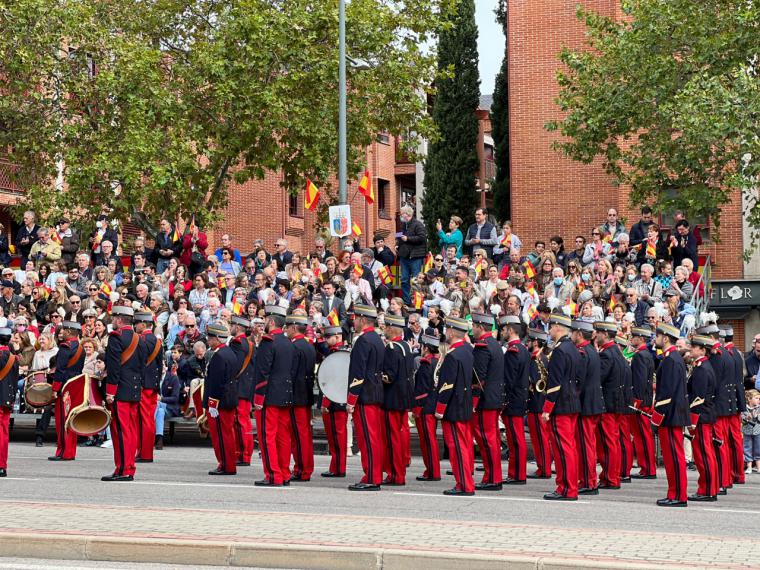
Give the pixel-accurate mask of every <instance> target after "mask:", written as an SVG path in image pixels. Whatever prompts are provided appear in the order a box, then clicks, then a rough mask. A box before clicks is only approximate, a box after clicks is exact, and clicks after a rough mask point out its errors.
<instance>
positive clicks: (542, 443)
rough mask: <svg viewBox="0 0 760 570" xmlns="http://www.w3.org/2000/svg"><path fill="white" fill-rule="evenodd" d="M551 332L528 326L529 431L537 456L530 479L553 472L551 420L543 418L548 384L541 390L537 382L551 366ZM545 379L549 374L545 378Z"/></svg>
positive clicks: (547, 475) (545, 477) (548, 477)
mask: <svg viewBox="0 0 760 570" xmlns="http://www.w3.org/2000/svg"><path fill="white" fill-rule="evenodd" d="M547 338H548V335H547V334H546V333H545V332H544V331H540V330H537V329H529V330H528V337H527V343H528V350H529V351H530V353H531V354H530V371H529V378H530V389H529V392H530V397H529V398H528V414H527V415H528V433H530V444H531V446H532V447H533V456H534V457H535V458H536V472H535V473H528V474H527V477H528V479H551V476H552V450H551V443H549V424H548V422H545V421H542V420H541V413H542V412H543V408H544V401H545V400H546V386H544V387H543V390H538V386H537V383H538V381H539V380H540V379H542V374H541V373H540V372H539V370H540V369H539V361H540V363H541V364H540V366H542V367H543V371H544V375H545V374H546V370H547V369H548V366H549V359H548V358H547V357H546V355H545V354H544V350H545V347H546V341H547ZM543 381H544V382H546V378H543Z"/></svg>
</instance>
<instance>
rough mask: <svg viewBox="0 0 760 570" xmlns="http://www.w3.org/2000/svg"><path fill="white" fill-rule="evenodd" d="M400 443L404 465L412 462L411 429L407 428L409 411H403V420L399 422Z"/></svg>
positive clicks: (407, 465)
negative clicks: (402, 449) (402, 447)
mask: <svg viewBox="0 0 760 570" xmlns="http://www.w3.org/2000/svg"><path fill="white" fill-rule="evenodd" d="M401 443H402V444H403V446H404V465H405V466H406V467H409V466H410V465H411V464H412V431H411V430H410V429H409V411H408V410H407V411H406V412H405V413H404V422H403V423H402V424H401Z"/></svg>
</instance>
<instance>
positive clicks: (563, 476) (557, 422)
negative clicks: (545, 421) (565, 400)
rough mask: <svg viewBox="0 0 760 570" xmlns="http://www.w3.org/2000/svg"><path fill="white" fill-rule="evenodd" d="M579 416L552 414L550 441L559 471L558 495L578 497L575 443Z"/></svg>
mask: <svg viewBox="0 0 760 570" xmlns="http://www.w3.org/2000/svg"><path fill="white" fill-rule="evenodd" d="M577 421H578V414H567V415H566V414H562V415H556V414H552V415H551V416H550V417H549V428H550V432H549V435H550V440H551V442H552V454H553V455H554V469H555V470H556V471H557V489H556V491H557V493H559V494H560V495H563V496H565V497H570V498H575V497H578V456H577V449H576V442H575V430H576V423H577Z"/></svg>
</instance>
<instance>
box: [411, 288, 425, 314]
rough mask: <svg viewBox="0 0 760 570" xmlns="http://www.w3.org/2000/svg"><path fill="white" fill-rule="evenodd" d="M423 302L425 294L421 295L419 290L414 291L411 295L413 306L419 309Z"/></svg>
mask: <svg viewBox="0 0 760 570" xmlns="http://www.w3.org/2000/svg"><path fill="white" fill-rule="evenodd" d="M424 302H425V295H423V294H422V293H420V292H419V291H415V292H414V295H412V303H413V304H414V308H415V309H416V310H418V311H419V310H420V309H421V308H422V304H423V303H424Z"/></svg>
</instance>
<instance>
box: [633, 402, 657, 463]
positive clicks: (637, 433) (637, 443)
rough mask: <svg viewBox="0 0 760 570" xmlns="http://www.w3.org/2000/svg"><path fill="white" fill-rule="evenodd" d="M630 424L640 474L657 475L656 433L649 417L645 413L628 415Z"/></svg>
mask: <svg viewBox="0 0 760 570" xmlns="http://www.w3.org/2000/svg"><path fill="white" fill-rule="evenodd" d="M628 425H629V426H630V428H629V429H630V430H631V433H632V434H633V449H634V451H635V453H636V462H637V463H638V464H639V475H657V462H656V460H655V452H654V435H653V434H652V426H651V425H650V421H649V418H648V417H646V416H645V415H644V414H639V413H636V414H633V415H630V416H628Z"/></svg>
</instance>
